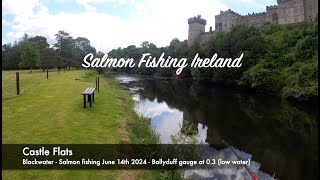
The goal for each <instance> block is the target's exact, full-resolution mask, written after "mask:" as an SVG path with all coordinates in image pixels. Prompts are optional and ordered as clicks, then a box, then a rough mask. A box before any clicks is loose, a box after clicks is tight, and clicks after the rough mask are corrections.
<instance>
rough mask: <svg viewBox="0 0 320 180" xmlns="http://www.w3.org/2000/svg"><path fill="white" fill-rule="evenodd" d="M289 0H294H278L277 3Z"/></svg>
mask: <svg viewBox="0 0 320 180" xmlns="http://www.w3.org/2000/svg"><path fill="white" fill-rule="evenodd" d="M287 1H292V0H277V3H278V4H279V3H284V2H287Z"/></svg>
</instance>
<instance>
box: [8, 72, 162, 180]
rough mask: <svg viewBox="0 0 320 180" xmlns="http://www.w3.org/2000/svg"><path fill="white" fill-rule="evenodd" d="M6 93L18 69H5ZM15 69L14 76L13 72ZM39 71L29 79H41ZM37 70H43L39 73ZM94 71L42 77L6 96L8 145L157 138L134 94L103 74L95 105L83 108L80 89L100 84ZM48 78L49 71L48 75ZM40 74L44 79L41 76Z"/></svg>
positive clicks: (31, 173)
mask: <svg viewBox="0 0 320 180" xmlns="http://www.w3.org/2000/svg"><path fill="white" fill-rule="evenodd" d="M2 74H3V78H2V84H3V89H2V90H3V94H2V95H3V96H6V95H8V94H12V92H11V91H15V87H14V86H12V85H11V84H9V83H10V82H9V81H12V77H14V78H15V71H9V72H2ZM12 74H14V75H12ZM36 75H37V73H33V74H32V75H31V74H30V76H29V78H30V79H29V82H33V83H35V82H39V81H38V80H39V79H41V78H42V77H41V78H39V77H38V76H36ZM38 75H43V74H41V73H40V72H38ZM97 76H98V75H97V74H96V73H95V72H93V71H84V70H83V71H69V72H65V73H64V72H60V75H57V76H51V77H50V78H49V79H48V80H47V79H45V80H41V81H40V82H39V83H35V84H33V85H32V87H31V88H29V89H26V90H25V91H24V92H23V93H22V95H20V96H17V97H15V98H7V99H6V98H5V97H3V98H2V126H3V128H2V143H3V144H13V143H17V144H24V143H26V144H28V143H30V144H119V143H143V144H145V143H156V142H157V137H156V136H155V135H154V133H153V131H152V130H151V129H150V127H149V124H148V121H146V120H145V119H144V118H141V117H138V116H137V115H136V114H135V112H134V110H133V108H132V106H133V100H132V99H131V97H130V95H129V94H128V93H127V92H125V91H122V90H120V89H119V88H118V86H117V83H116V82H115V81H113V80H110V79H107V78H104V77H100V92H96V93H95V102H94V103H93V107H92V108H88V104H87V108H83V97H82V95H81V92H82V91H83V90H84V89H85V88H86V87H94V86H95V77H97ZM45 77H46V76H45ZM37 78H39V79H37ZM155 174H156V173H154V172H152V171H141V170H139V171H120V170H115V171H110V170H108V171H107V170H89V171H83V170H81V171H80V170H28V171H26V170H23V171H22V170H5V171H3V173H2V178H3V179H47V178H50V179H126V178H128V177H130V179H141V178H144V179H145V178H147V179H154V178H153V177H156V176H155Z"/></svg>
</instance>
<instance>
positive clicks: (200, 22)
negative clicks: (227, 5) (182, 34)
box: [188, 15, 207, 46]
mask: <svg viewBox="0 0 320 180" xmlns="http://www.w3.org/2000/svg"><path fill="white" fill-rule="evenodd" d="M188 24H189V32H188V46H192V45H194V44H197V43H200V34H201V33H203V32H205V27H206V24H207V21H206V20H205V19H202V18H201V16H200V15H198V16H197V17H192V18H189V19H188Z"/></svg>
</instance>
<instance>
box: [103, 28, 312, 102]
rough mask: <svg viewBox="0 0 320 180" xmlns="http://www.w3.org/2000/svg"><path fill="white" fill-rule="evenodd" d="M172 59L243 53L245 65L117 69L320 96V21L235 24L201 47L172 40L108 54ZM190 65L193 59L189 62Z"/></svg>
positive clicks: (285, 94) (308, 97)
mask: <svg viewBox="0 0 320 180" xmlns="http://www.w3.org/2000/svg"><path fill="white" fill-rule="evenodd" d="M146 52H149V53H151V54H153V55H154V56H160V54H161V53H162V52H164V53H166V54H170V56H172V57H177V58H181V57H188V61H191V60H192V59H193V57H194V55H195V54H196V53H199V56H200V57H212V56H213V55H214V54H215V53H218V55H219V56H220V57H239V56H240V54H241V53H244V57H243V58H242V67H241V68H190V66H189V67H186V68H185V69H184V71H183V72H182V73H181V74H180V76H176V75H175V69H174V68H158V69H152V68H143V67H142V68H123V69H113V70H115V71H125V72H128V73H138V74H145V75H154V76H165V77H175V78H192V79H193V80H196V81H205V82H214V83H219V84H227V85H235V86H241V87H244V88H249V89H254V90H256V91H259V92H267V93H271V94H277V95H280V96H282V97H284V98H293V99H297V100H302V101H310V100H311V101H313V100H315V99H317V97H318V22H315V23H313V24H304V23H297V24H290V25H283V26H275V25H272V24H265V25H264V26H263V27H261V28H259V29H257V28H255V27H247V26H237V27H235V28H234V29H232V30H231V32H227V33H226V32H221V33H219V34H217V35H216V36H214V37H212V38H211V39H210V40H209V41H208V42H206V43H204V44H202V45H195V46H192V47H188V45H187V41H186V40H185V41H179V40H178V39H173V40H172V41H171V43H170V45H169V46H167V47H161V48H157V47H156V46H155V45H154V44H153V43H149V42H147V41H146V42H143V43H142V45H141V47H135V46H128V47H127V48H124V49H121V48H118V49H114V50H112V51H110V52H109V56H112V57H133V58H134V59H139V57H140V56H141V54H142V53H146ZM188 63H189V64H190V62H188Z"/></svg>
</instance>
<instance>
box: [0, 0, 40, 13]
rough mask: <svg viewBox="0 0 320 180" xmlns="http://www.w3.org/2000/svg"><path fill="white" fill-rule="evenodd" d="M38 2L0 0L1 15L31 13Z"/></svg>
mask: <svg viewBox="0 0 320 180" xmlns="http://www.w3.org/2000/svg"><path fill="white" fill-rule="evenodd" d="M38 4H39V1H38V0H28V1H21V0H2V16H3V15H8V14H11V15H17V14H23V15H30V14H33V12H32V11H33V8H35V7H36V6H37V5H38Z"/></svg>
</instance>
